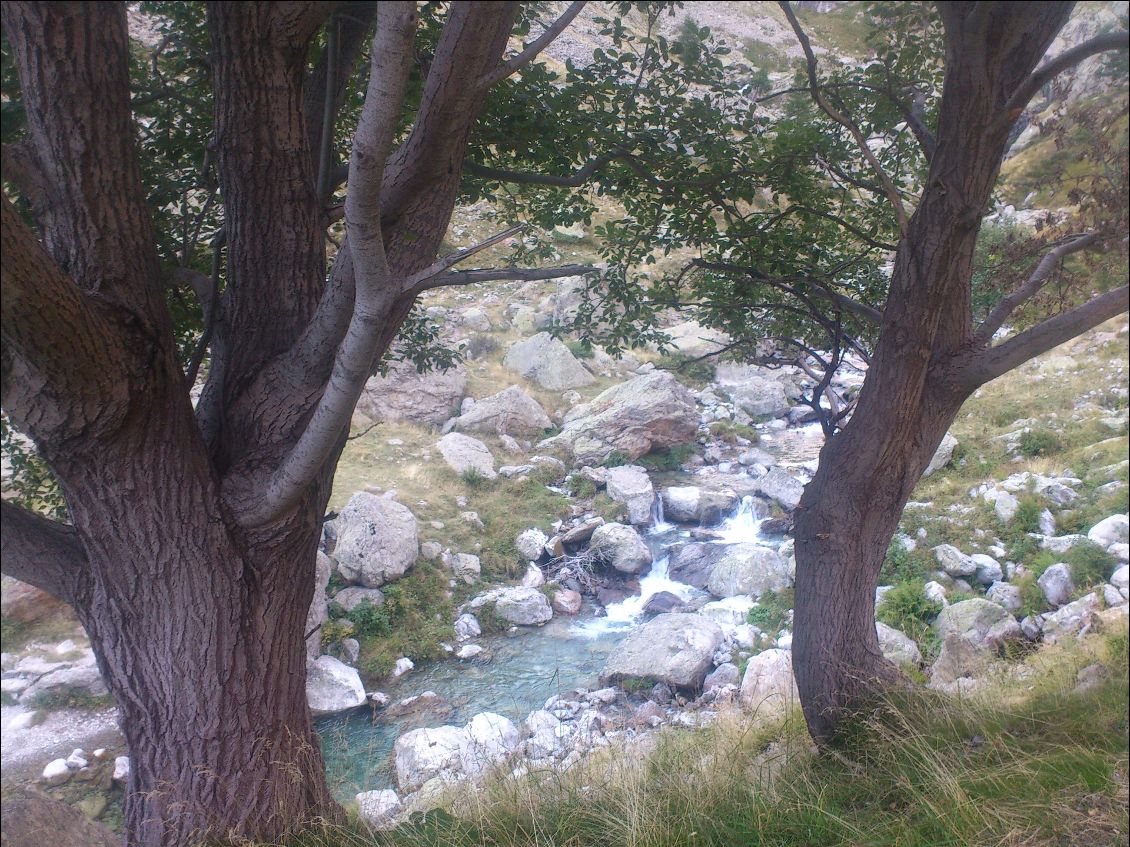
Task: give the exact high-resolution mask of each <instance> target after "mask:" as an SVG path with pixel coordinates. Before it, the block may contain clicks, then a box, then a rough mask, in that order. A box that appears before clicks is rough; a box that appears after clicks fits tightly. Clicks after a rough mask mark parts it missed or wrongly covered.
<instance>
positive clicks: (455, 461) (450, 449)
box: [436, 432, 498, 479]
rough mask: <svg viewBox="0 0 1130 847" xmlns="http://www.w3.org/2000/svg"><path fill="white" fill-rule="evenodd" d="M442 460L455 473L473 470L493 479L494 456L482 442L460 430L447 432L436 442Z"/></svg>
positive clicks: (494, 475) (495, 475)
mask: <svg viewBox="0 0 1130 847" xmlns="http://www.w3.org/2000/svg"><path fill="white" fill-rule="evenodd" d="M436 448H437V449H438V450H439V452H440V455H441V456H443V460H444V461H445V462H447V464H448V466H449V467H450V468H451V469H452V470H453V471H455V472H456V473H457V474H462V473H466V472H468V471H473V472H475V473H477V474H478V475H479V476H481V477H483V478H484V479H494V478H495V477H497V476H498V474H497V473H496V472H495V470H494V456H492V455H491V453H490V450H488V449H487V446H486V445H485V444H483V442H481V441H479V440H478V439H477V438H472V437H471V436H469V435H464V434H463V433H461V432H449V433H448V434H447V435H445V436H444V437H443V438H441V439H440V440H439V441H438V442H437V443H436Z"/></svg>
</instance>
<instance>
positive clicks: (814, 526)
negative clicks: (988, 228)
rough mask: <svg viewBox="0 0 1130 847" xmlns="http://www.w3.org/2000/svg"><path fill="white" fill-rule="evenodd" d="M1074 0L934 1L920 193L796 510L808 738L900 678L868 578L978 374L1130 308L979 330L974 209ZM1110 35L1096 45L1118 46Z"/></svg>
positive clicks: (1034, 286)
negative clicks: (931, 86)
mask: <svg viewBox="0 0 1130 847" xmlns="http://www.w3.org/2000/svg"><path fill="white" fill-rule="evenodd" d="M1072 5H1073V4H1072V3H1039V4H1027V3H997V4H990V3H943V4H940V7H939V8H940V10H941V13H942V19H943V23H944V26H945V37H946V72H945V81H944V88H943V94H942V101H941V110H940V115H939V118H938V129H937V139H936V148H935V149H934V150H933V151H931V152H932V156H931V159H930V170H929V176H928V178H927V183H926V187H925V190H924V191H923V194H922V197H921V200H920V202H919V205H918V208H917V209H916V210H915V212H914V214H913V215H912V216H911V217H910V219H909V221H908V222H907V225H906V228H905V230H904V233H903V236H902V238H901V240H900V242H899V245H898V249H897V252H896V257H895V265H894V273H893V276H892V279H891V285H890V291H889V294H888V298H887V303H886V306H885V309H884V311H883V315H882V321H881V329H880V336H879V342H878V345H877V348H876V351H875V355H874V356H873V358H872V361H871V364H870V368H869V370H868V373H867V377H866V380H865V382H864V385H863V388H862V390H861V392H860V396H859V403H858V406H857V408H856V410H855V413H854V416H853V417H852V419H851V421H850V422H849V423H848V424H847V425H846V426H845V427H844V428H843V430H842V431H841V432H839V433H838V434H836V435H835V436H834V437H833V438H831V439H830V440H829V441H828V442H827V444H826V445H825V447H824V449H823V450H822V451H821V454H820V463H819V469H818V471H817V473H816V475H815V476H814V478H813V480H812V482H811V483H809V485H808V486H807V487H806V489H805V491H804V495H803V497H802V499H801V502H800V505H799V506H798V508H797V511H796V516H795V527H796V558H797V572H796V609H795V632H794V638H793V662H794V667H795V673H796V678H797V687H798V689H799V692H800V697H801V704H802V707H803V709H804V715H805V719H806V722H807V724H808V727H809V729H810V731H811V733H812V735H813V737H814V738H816V739H817V740H820V741H827V740H830V739H831V738H832V737H833V736H834V734H835V731H836V728H837V726H838V724H839V721H840V719H841V717H842V716H843V714H844V713H845V710H847V709H849V708H850V707H851V706H852V705H853V704H858V703H859V702H861V700H862V699H864V698H866V697H867V696H868V695H869V694H871V693H874V692H875V691H876V686H877V685H878V686H881V685H883V684H887V683H889V682H891V681H894V680H896V679H898V677H899V674H898V672H897V671H896V670H895V668H894V666H893V665H892V664H891V663H889V662H888V661H886V660H885V659H884V658H883V656H882V653H881V652H880V649H879V644H878V639H877V636H876V633H875V623H874V620H875V586H876V585H877V583H878V577H879V570H880V567H881V566H882V563H883V559H884V556H885V554H886V551H887V547H888V545H889V544H890V541H891V538H892V537H893V535H894V533H895V530H896V529H897V527H898V522H899V518H900V516H901V514H902V510H903V507H904V506H905V505H906V502H907V500H908V498H909V497H910V494H911V491H912V490H913V488H914V485H915V484H916V483H917V482H918V480H919V479H920V477H921V475H922V472H923V471H924V470H925V468H926V466H927V465H928V464H929V461H930V459H931V457H932V456H933V454H934V451H935V450H936V449H937V447H938V444H939V443H940V442H941V439H942V437H943V436H944V435H945V433H946V431H947V430H948V428H949V426H950V424H951V423H952V422H953V420H954V418H955V417H956V415H957V412H958V410H959V409H960V408H961V405H962V403H963V402H964V401H965V400H966V398H968V396H969V395H970V394H972V393H973V391H974V390H976V388H977V387H978V386H980V385H981V384H983V383H984V382H987V381H988V380H990V379H993V378H995V377H996V376H999V375H1001V374H1002V373H1005V372H1007V370H1009V369H1011V368H1012V367H1015V366H1017V365H1019V364H1020V363H1022V362H1023V361H1026V360H1027V359H1029V358H1031V357H1032V356H1035V355H1037V354H1038V353H1041V352H1044V351H1046V350H1048V349H1051V347H1053V346H1055V345H1056V344H1059V343H1062V342H1063V341H1066V340H1068V339H1069V338H1072V337H1074V336H1075V335H1077V334H1079V333H1081V332H1083V331H1084V330H1086V329H1088V328H1090V327H1092V326H1095V325H1097V324H1098V323H1100V322H1102V321H1103V320H1106V319H1108V318H1110V317H1112V316H1114V315H1116V314H1118V313H1119V312H1122V311H1125V310H1126V288H1125V287H1123V288H1121V289H1118V290H1116V291H1113V292H1110V293H1109V294H1107V295H1104V296H1102V297H1099V298H1096V299H1094V300H1092V301H1091V302H1090V303H1088V304H1086V305H1084V306H1082V307H1079V308H1078V309H1076V310H1074V311H1072V312H1068V313H1066V314H1065V315H1063V316H1060V317H1059V318H1054V319H1051V320H1050V321H1048V322H1046V323H1045V324H1042V325H1039V326H1037V327H1035V328H1033V329H1032V330H1028V331H1026V332H1024V333H1021V334H1020V335H1019V336H1016V337H1015V338H1014V339H1011V340H1010V341H1008V342H1006V343H1004V344H1002V345H999V346H997V347H992V346H991V345H992V334H993V330H994V329H996V328H997V327H999V326H1000V323H1001V322H1003V320H1004V317H1007V315H1005V316H1004V317H1000V316H996V317H1000V321H999V322H998V323H997V324H996V326H993V327H986V328H987V329H988V332H987V333H985V332H980V333H979V332H978V329H979V328H978V327H975V326H974V325H973V317H972V311H971V307H970V300H971V287H970V282H971V277H972V261H973V253H974V247H975V245H976V240H977V234H978V231H979V230H980V226H981V218H982V216H983V215H984V214H985V213H986V210H987V208H988V204H989V199H990V195H991V192H992V189H993V186H994V184H995V182H996V179H997V176H998V171H999V167H1000V163H1001V160H1002V158H1003V156H1004V154H1005V152H1006V150H1007V142H1008V136H1009V131H1010V129H1011V128H1012V126H1013V123H1014V122H1015V121H1016V119H1017V118H1018V117H1019V116H1020V114H1021V112H1022V111H1023V109H1024V107H1025V106H1026V105H1027V101H1028V99H1029V98H1030V97H1031V96H1032V94H1033V93H1034V92H1035V91H1036V90H1038V88H1039V86H1035V87H1033V86H1032V85H1031V80H1032V79H1033V77H1034V76H1036V75H1037V74H1033V69H1034V68H1035V67H1036V65H1037V63H1038V62H1039V61H1040V59H1041V57H1042V56H1043V54H1044V51H1045V50H1046V49H1047V47H1048V45H1049V44H1050V43H1051V41H1052V39H1053V38H1054V37H1055V35H1056V33H1057V32H1058V31H1059V29H1060V28H1061V27H1062V26H1063V24H1064V23H1065V22H1066V20H1067V18H1068V15H1069V14H1070V12H1071V8H1072ZM794 25H795V24H794ZM1108 42H1109V43H1107V44H1106V46H1104V47H1102V49H1112V47H1114V46H1116V45H1117V44H1118V41H1117V39H1108ZM1079 52H1080V54H1081V55H1090V53H1088V52H1087V51H1079ZM1090 52H1092V53H1093V52H1095V49H1091V51H1090ZM1076 61H1078V59H1076ZM814 84H815V83H814ZM1024 92H1027V94H1026V96H1025V94H1024ZM1018 96H1019V97H1020V98H1022V99H1021V101H1020V102H1018V100H1017V97H1018ZM1081 246H1082V245H1080V249H1081ZM1061 253H1062V251H1061ZM1060 257H1061V256H1060ZM1056 258H1057V259H1058V258H1059V257H1056ZM1040 273H1041V271H1040V270H1038V271H1037V274H1034V276H1033V279H1032V280H1031V281H1030V283H1029V285H1026V286H1024V287H1023V288H1022V289H1021V290H1022V292H1023V295H1024V296H1023V297H1020V298H1017V300H1016V301H1015V302H1012V303H1011V307H1012V308H1015V306H1016V305H1018V303H1019V302H1020V301H1021V300H1024V299H1028V298H1029V297H1031V296H1032V294H1034V293H1035V291H1038V290H1039V288H1040V286H1041V285H1042V283H1043V282H1044V281H1046V277H1047V273H1046V269H1045V270H1044V271H1043V277H1039V276H1038V275H1039V274H1040ZM992 319H995V318H991V320H992ZM1006 364H1007V366H1006Z"/></svg>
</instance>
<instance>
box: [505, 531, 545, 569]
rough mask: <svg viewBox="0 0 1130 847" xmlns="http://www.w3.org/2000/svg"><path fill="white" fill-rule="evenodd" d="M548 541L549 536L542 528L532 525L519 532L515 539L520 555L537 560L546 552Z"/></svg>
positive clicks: (533, 560) (530, 560) (532, 560)
mask: <svg viewBox="0 0 1130 847" xmlns="http://www.w3.org/2000/svg"><path fill="white" fill-rule="evenodd" d="M547 541H549V536H547V535H546V534H545V533H544V532H542V531H541V530H540V529H537V528H536V527H531V528H530V529H525V530H522V532H520V533H518V537H517V538H516V539H514V546H515V547H516V548H517V549H518V555H519V556H521V557H522V558H523V559H525V560H526V561H529V562H536V561H537V560H538V559H540V558H541V557H542V554H543V553H544V552H545V543H546V542H547Z"/></svg>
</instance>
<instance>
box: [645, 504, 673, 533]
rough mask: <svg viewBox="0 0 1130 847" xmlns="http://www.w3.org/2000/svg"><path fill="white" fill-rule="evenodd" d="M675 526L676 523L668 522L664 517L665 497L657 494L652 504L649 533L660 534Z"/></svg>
mask: <svg viewBox="0 0 1130 847" xmlns="http://www.w3.org/2000/svg"><path fill="white" fill-rule="evenodd" d="M675 528H676V527H675V524H673V523H668V522H667V520H666V519H665V518H664V517H663V498H662V497H660V496H659V495H656V497H655V501H654V502H653V503H652V504H651V525H650V526H649V527H648V529H647V532H648V534H649V535H659V534H660V533H664V532H670V531H671V530H673V529H675Z"/></svg>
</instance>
